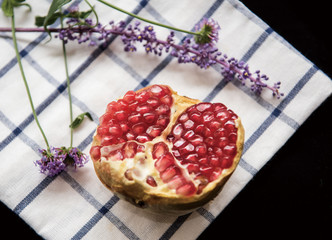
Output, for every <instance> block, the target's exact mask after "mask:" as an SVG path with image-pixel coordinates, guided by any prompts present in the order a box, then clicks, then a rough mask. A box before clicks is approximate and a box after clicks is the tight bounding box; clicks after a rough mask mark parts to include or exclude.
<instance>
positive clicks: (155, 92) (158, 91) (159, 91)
mask: <svg viewBox="0 0 332 240" xmlns="http://www.w3.org/2000/svg"><path fill="white" fill-rule="evenodd" d="M150 91H151V93H152V94H153V95H155V96H157V97H162V96H164V95H165V94H166V93H165V91H164V89H163V88H162V87H161V86H158V85H153V86H152V87H151V88H150Z"/></svg>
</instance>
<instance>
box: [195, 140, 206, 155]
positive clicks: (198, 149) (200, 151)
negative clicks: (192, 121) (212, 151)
mask: <svg viewBox="0 0 332 240" xmlns="http://www.w3.org/2000/svg"><path fill="white" fill-rule="evenodd" d="M195 151H196V152H197V153H198V154H199V155H200V156H204V155H205V154H206V152H207V148H206V145H205V144H204V143H202V144H200V145H197V146H196V148H195Z"/></svg>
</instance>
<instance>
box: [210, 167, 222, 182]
mask: <svg viewBox="0 0 332 240" xmlns="http://www.w3.org/2000/svg"><path fill="white" fill-rule="evenodd" d="M221 172H222V169H221V168H219V167H216V168H215V169H214V170H213V172H212V173H211V176H210V182H212V181H215V180H217V179H218V177H219V176H220V174H221Z"/></svg>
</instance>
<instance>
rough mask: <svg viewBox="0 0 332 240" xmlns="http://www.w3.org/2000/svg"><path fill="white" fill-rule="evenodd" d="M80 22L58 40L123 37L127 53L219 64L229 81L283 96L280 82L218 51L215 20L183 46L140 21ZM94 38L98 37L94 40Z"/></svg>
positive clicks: (104, 40) (72, 22) (70, 23)
mask: <svg viewBox="0 0 332 240" xmlns="http://www.w3.org/2000/svg"><path fill="white" fill-rule="evenodd" d="M75 21H77V20H75V19H70V20H69V21H68V22H67V24H68V27H67V28H64V29H61V30H60V32H59V35H58V37H59V38H60V39H62V40H64V41H65V42H67V41H68V40H77V41H78V43H83V42H87V41H90V43H89V45H96V44H98V43H104V44H105V43H107V41H108V40H109V38H110V37H111V36H112V35H119V36H121V40H122V42H123V43H124V45H125V46H124V50H125V51H127V52H135V51H137V48H136V44H137V43H141V44H143V47H144V49H145V51H146V52H147V53H154V54H156V55H158V56H161V55H162V53H163V51H165V52H166V53H168V52H169V51H170V54H171V55H172V56H173V57H176V58H177V59H178V62H179V63H195V64H196V65H198V66H199V67H200V68H204V69H207V68H209V67H210V66H213V65H216V64H219V66H220V67H221V74H222V75H223V76H224V78H225V80H226V81H231V80H233V79H238V80H240V81H241V82H242V84H243V85H245V84H246V82H248V81H249V82H250V84H251V86H250V89H251V90H252V91H253V92H255V93H257V94H258V95H259V94H261V92H262V90H263V89H264V88H267V89H269V90H271V91H272V94H273V96H276V97H277V98H280V97H281V96H283V94H282V93H280V92H279V89H280V82H278V83H275V84H274V85H273V86H270V85H268V84H266V83H265V82H266V81H267V80H268V77H267V76H266V75H261V74H260V71H255V72H254V73H252V72H250V71H249V66H248V65H247V64H246V63H244V62H242V61H238V60H236V59H234V58H228V57H227V55H226V54H222V53H221V52H220V51H219V50H218V48H217V47H216V43H217V41H218V32H219V30H220V26H219V25H218V23H217V22H216V21H214V20H212V19H203V20H202V21H201V22H200V23H198V24H197V25H196V27H195V30H196V33H197V35H195V36H194V37H192V36H191V37H188V38H185V39H184V40H183V41H182V43H180V44H176V43H175V40H174V32H170V34H169V35H168V37H167V39H166V40H160V39H158V38H157V37H156V32H155V31H154V28H153V26H151V25H148V26H143V27H142V26H141V24H140V22H139V21H136V22H135V23H134V25H132V24H129V25H128V26H126V23H125V22H124V21H120V22H119V23H118V24H115V23H114V22H113V21H111V22H110V23H109V27H108V28H106V26H102V25H101V24H97V25H96V26H95V27H91V26H92V25H93V23H92V21H91V20H90V19H86V20H85V22H86V24H85V25H76V24H77V22H75ZM93 34H95V35H98V37H93Z"/></svg>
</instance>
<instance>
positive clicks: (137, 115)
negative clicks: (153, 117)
mask: <svg viewBox="0 0 332 240" xmlns="http://www.w3.org/2000/svg"><path fill="white" fill-rule="evenodd" d="M128 121H129V122H130V123H132V124H135V123H138V122H141V121H142V115H141V114H140V113H137V112H133V113H132V114H130V115H129V117H128Z"/></svg>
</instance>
